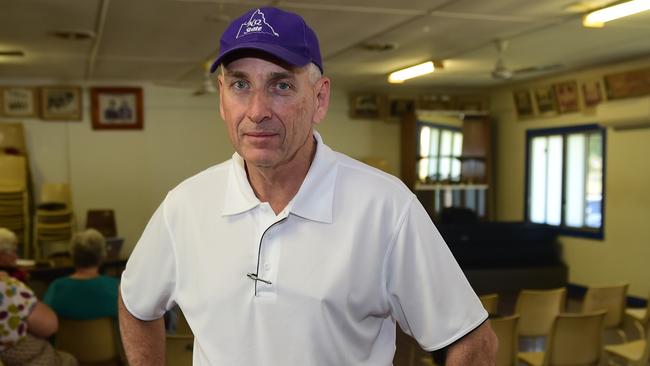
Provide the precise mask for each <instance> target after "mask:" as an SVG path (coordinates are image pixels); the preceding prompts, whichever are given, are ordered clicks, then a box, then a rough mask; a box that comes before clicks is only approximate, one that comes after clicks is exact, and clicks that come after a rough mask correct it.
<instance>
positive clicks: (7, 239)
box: [0, 227, 27, 282]
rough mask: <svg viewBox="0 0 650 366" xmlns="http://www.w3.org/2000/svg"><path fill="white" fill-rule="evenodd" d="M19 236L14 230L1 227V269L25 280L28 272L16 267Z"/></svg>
mask: <svg viewBox="0 0 650 366" xmlns="http://www.w3.org/2000/svg"><path fill="white" fill-rule="evenodd" d="M17 245H18V238H17V237H16V234H14V232H13V231H11V230H9V229H5V228H3V227H0V252H1V254H2V255H0V269H1V270H3V271H6V272H7V273H9V276H11V277H13V278H15V279H18V280H20V281H23V282H25V281H26V280H27V273H26V272H25V271H23V270H22V269H20V268H17V267H16V259H18V255H17V254H16V246H17Z"/></svg>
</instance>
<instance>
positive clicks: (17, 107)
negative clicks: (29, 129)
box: [0, 86, 38, 117]
mask: <svg viewBox="0 0 650 366" xmlns="http://www.w3.org/2000/svg"><path fill="white" fill-rule="evenodd" d="M36 98H37V96H36V89H35V88H32V87H24V86H16V87H3V88H0V105H1V107H2V109H1V110H0V113H1V114H2V115H3V116H6V117H36V116H37V115H38V103H37V100H36Z"/></svg>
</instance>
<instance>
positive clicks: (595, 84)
mask: <svg viewBox="0 0 650 366" xmlns="http://www.w3.org/2000/svg"><path fill="white" fill-rule="evenodd" d="M602 85H603V83H602V82H601V81H600V80H599V79H597V80H588V81H584V82H582V99H583V100H584V102H585V107H587V108H592V107H595V106H596V105H598V104H599V103H600V102H602V101H603V95H604V93H603V87H602Z"/></svg>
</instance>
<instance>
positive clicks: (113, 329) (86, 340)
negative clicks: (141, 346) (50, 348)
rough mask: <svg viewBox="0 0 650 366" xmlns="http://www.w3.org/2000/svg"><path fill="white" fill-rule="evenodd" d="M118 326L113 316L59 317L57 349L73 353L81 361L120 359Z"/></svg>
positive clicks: (56, 339)
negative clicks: (78, 318)
mask: <svg viewBox="0 0 650 366" xmlns="http://www.w3.org/2000/svg"><path fill="white" fill-rule="evenodd" d="M118 339H119V338H118V335H117V326H116V323H115V320H114V319H113V318H109V317H106V318H98V319H92V320H72V319H65V318H60V319H59V331H58V332H57V333H56V337H55V342H54V344H55V346H56V348H57V349H59V350H62V351H66V352H68V353H71V354H72V355H73V356H74V357H75V358H76V359H77V361H79V362H80V363H99V362H110V361H116V360H119V349H118Z"/></svg>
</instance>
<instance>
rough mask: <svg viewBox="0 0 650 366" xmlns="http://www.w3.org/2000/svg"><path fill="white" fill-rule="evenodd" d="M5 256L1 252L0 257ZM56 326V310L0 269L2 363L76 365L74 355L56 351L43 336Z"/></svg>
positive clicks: (8, 365)
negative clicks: (40, 300)
mask: <svg viewBox="0 0 650 366" xmlns="http://www.w3.org/2000/svg"><path fill="white" fill-rule="evenodd" d="M6 256H7V255H6V253H5V252H0V257H6ZM6 259H7V258H3V260H6ZM58 326H59V322H58V319H57V317H56V314H55V313H54V312H53V311H52V309H50V308H49V307H48V306H47V305H45V304H43V303H42V302H39V301H38V299H37V298H36V296H35V295H34V292H32V290H31V289H30V288H29V287H27V286H26V285H25V284H24V283H22V282H20V281H19V280H17V279H15V278H12V277H10V276H9V274H8V273H7V272H4V271H0V360H2V363H3V364H4V365H7V366H10V365H30V366H40V365H42V366H58V365H66V366H67V365H76V364H77V362H76V360H75V359H74V357H72V356H71V355H69V354H67V353H63V352H56V351H55V350H54V348H52V345H50V343H49V342H48V341H47V340H46V338H48V337H50V336H51V335H53V334H54V333H55V332H56V331H57V329H58Z"/></svg>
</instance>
